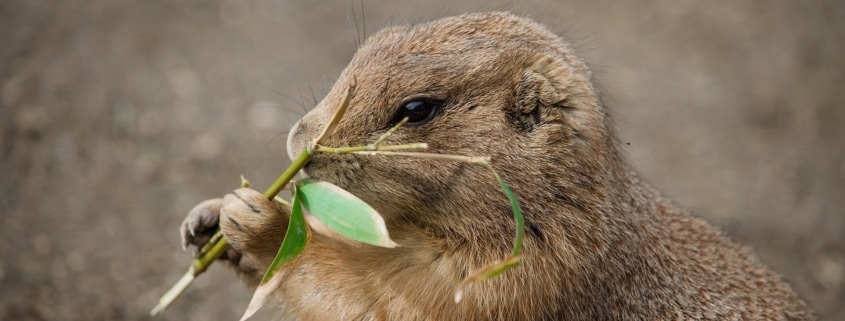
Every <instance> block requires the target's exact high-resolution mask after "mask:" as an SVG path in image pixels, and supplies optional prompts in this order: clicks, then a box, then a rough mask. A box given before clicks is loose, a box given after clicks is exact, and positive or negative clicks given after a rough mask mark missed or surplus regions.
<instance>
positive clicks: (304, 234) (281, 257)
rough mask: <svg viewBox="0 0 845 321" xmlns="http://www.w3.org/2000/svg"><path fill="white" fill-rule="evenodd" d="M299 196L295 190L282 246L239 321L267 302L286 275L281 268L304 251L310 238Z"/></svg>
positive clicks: (292, 262)
mask: <svg viewBox="0 0 845 321" xmlns="http://www.w3.org/2000/svg"><path fill="white" fill-rule="evenodd" d="M301 198H302V197H301V195H300V193H299V190H298V189H297V190H295V191H294V195H293V201H292V202H291V203H292V204H291V212H290V222H289V223H288V230H287V232H286V234H285V239H284V240H282V246H280V247H279V252H278V253H277V254H276V258H275V259H273V263H270V267H269V268H267V272H266V273H264V278H262V279H261V283H260V284H259V285H258V288H257V289H255V294H253V295H252V300H250V302H249V306H248V307H247V308H246V311H245V312H244V315H243V316H242V317H241V321H243V320H246V319H248V318H249V317H251V316H252V315H253V314H255V312H257V311H258V309H260V308H261V306H263V305H264V303H265V302H267V299H268V298H269V297H270V296H271V294H272V293H273V292H275V291H276V289H278V288H279V285H281V284H282V281H283V280H284V279H285V277H287V274H288V273H287V272H288V271H287V270H282V269H283V268H285V267H287V266H290V265H292V264H294V263H296V262H297V261H298V260H299V257H300V256H301V255H302V253H303V252H305V246H306V245H308V241H309V240H310V239H311V230H310V229H309V228H308V222H306V221H305V215H304V214H303V213H302V202H301V201H300V200H301Z"/></svg>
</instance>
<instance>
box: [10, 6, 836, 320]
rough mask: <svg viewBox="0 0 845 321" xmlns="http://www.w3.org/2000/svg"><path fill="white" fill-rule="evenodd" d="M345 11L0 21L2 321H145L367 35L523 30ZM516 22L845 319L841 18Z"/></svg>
mask: <svg viewBox="0 0 845 321" xmlns="http://www.w3.org/2000/svg"><path fill="white" fill-rule="evenodd" d="M349 6H350V5H349V2H346V1H340V2H332V3H322V2H319V3H318V2H313V3H312V2H305V1H286V0H272V1H269V0H267V1H265V0H255V1H237V0H231V1H196V0H195V1H164V0H155V1H138V2H126V1H103V0H92V1H60V2H55V1H44V0H10V1H2V2H0V43H2V44H3V45H2V46H0V115H2V117H0V173H2V174H3V175H2V176H3V179H2V180H0V232H2V241H0V320H136V319H148V318H149V317H148V316H147V312H148V311H149V309H150V308H151V307H152V306H153V305H154V304H155V303H156V301H157V299H158V297H159V295H161V294H162V293H163V292H164V291H165V290H166V289H167V288H168V287H169V286H170V285H171V284H172V283H173V282H175V281H176V280H177V279H178V277H179V276H180V275H181V274H182V273H183V272H184V269H186V268H187V266H188V264H189V262H190V257H189V255H188V254H187V253H184V252H182V250H181V248H180V246H179V240H178V235H177V233H176V229H177V226H178V224H179V222H180V221H181V220H182V217H183V215H184V214H185V213H186V211H187V210H189V209H190V208H191V207H192V206H193V205H194V204H195V203H197V202H199V201H201V200H203V199H205V198H210V197H216V196H219V195H222V194H223V193H225V192H227V191H229V190H231V189H234V188H236V187H237V185H238V175H239V174H245V175H246V176H247V177H249V178H250V179H251V180H252V181H253V184H254V186H257V187H264V186H267V185H268V184H269V183H270V182H271V181H272V180H273V178H275V176H276V175H278V173H279V172H280V171H281V170H283V169H284V168H285V166H286V165H287V163H288V161H287V157H286V156H285V152H284V150H285V148H284V143H285V137H286V131H287V129H288V128H289V126H290V125H291V124H292V123H293V122H294V121H295V120H296V119H298V118H299V116H300V115H301V114H302V113H303V112H304V109H305V108H308V107H310V106H313V105H314V102H315V100H318V99H320V97H321V96H322V95H323V94H325V92H326V91H327V89H328V86H329V82H330V81H331V79H333V78H334V77H336V76H337V75H338V74H339V72H340V70H341V68H343V66H344V65H345V64H346V62H347V61H348V59H349V58H350V57H351V54H352V52H353V50H354V44H353V43H354V40H355V39H358V38H360V37H359V36H358V34H369V33H371V32H372V31H373V30H375V29H377V28H379V27H381V26H385V25H388V24H391V23H405V22H415V21H424V20H428V19H430V18H433V17H437V16H442V15H444V14H448V13H457V12H463V11H466V10H479V9H498V8H508V7H504V6H492V7H491V6H490V5H483V4H476V3H456V2H455V1H416V2H414V1H399V2H397V1H366V3H364V13H365V14H364V15H363V17H364V18H366V19H362V18H361V17H362V15H361V12H360V7H359V4H357V3H356V4H355V5H354V7H355V11H356V14H355V16H354V17H353V15H352V14H351V13H350V7H349ZM509 9H512V10H514V11H516V12H519V13H524V14H528V15H530V16H532V17H534V18H536V19H538V20H540V21H542V22H545V23H547V24H550V25H552V26H553V27H554V29H556V30H558V31H561V32H562V33H563V34H565V35H566V36H567V37H568V38H569V39H572V40H573V41H574V42H575V43H576V44H577V47H579V48H580V49H581V50H580V52H581V54H582V56H585V57H586V59H587V60H588V61H591V62H592V64H593V66H594V68H595V69H596V71H597V75H598V78H599V79H600V81H601V82H602V84H603V88H604V92H605V94H606V95H607V96H606V101H607V103H608V105H609V106H611V108H612V109H614V111H615V113H616V114H617V115H616V116H617V117H616V118H617V122H618V124H619V126H620V133H621V139H622V140H623V141H624V142H627V143H630V145H626V146H625V149H626V151H627V153H628V155H629V157H630V158H631V160H632V161H633V162H634V163H635V164H636V167H637V168H639V169H640V170H641V172H642V173H643V176H644V177H646V178H648V179H649V180H650V181H651V182H652V183H654V184H655V185H657V186H658V187H659V188H660V189H661V190H663V191H664V192H666V194H668V195H670V196H671V197H672V198H674V199H675V200H677V201H678V202H680V203H681V204H684V205H685V206H687V207H689V208H692V209H694V210H695V212H696V213H697V214H698V215H701V216H703V217H705V218H707V219H708V220H710V221H712V222H714V223H715V224H718V225H720V226H723V227H724V228H725V229H726V230H727V231H728V233H729V234H730V235H731V236H732V237H733V238H734V239H736V240H739V241H741V242H744V243H746V244H748V245H750V246H752V247H753V248H754V250H755V251H756V252H757V253H758V254H759V255H760V257H761V258H762V259H763V260H764V261H766V262H768V263H769V264H771V265H772V266H773V267H774V268H775V269H777V270H778V271H781V272H782V273H783V274H784V275H785V277H786V279H787V280H788V281H789V282H791V283H792V284H793V285H794V287H795V289H796V290H797V291H798V292H799V293H800V294H801V295H802V296H803V297H804V298H806V300H807V301H808V302H809V303H810V305H811V306H812V307H813V309H814V310H815V311H817V312H818V314H819V316H820V317H821V318H822V319H823V320H843V319H845V234H843V232H842V231H843V230H845V108H843V104H845V90H843V89H842V86H843V84H845V55H843V54H842V53H843V52H845V2H842V1H836V0H831V1H800V2H799V1H790V0H784V1H768V2H733V1H724V2H721V3H718V4H716V3H712V2H693V3H687V2H662V3H655V2H652V1H644V2H643V3H635V2H630V1H619V2H616V1H591V2H588V1H571V3H560V1H551V0H549V1H539V0H536V1H530V2H523V3H522V4H521V5H519V6H516V7H513V6H512V7H509ZM364 20H365V22H366V30H362V29H364V28H363V25H364ZM355 21H357V22H358V24H357V25H358V30H361V31H360V32H358V33H356V32H355V30H356V27H355V23H354V22H355ZM315 97H316V98H315ZM302 106H304V107H302ZM249 296H250V293H249V291H248V290H247V289H245V288H244V287H243V286H241V285H240V284H239V282H238V281H237V280H236V279H235V278H234V277H233V275H232V274H231V273H229V271H227V270H226V269H224V268H222V266H215V267H212V269H211V271H210V273H208V275H204V276H202V277H201V278H200V279H199V280H198V281H197V284H195V285H194V286H193V287H192V288H191V289H189V291H188V293H187V294H186V295H185V296H184V297H183V298H181V299H180V300H179V301H177V303H176V305H175V306H174V307H173V308H171V310H169V311H167V312H166V313H165V314H164V315H163V316H162V317H161V318H159V319H160V320H234V319H236V318H237V317H238V316H239V315H240V313H241V312H242V311H243V310H244V308H245V306H246V303H247V302H248V300H249ZM269 315H270V314H269V313H267V312H263V313H262V314H261V315H259V317H258V318H257V319H259V320H264V319H268V316H269Z"/></svg>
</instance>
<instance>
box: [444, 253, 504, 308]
mask: <svg viewBox="0 0 845 321" xmlns="http://www.w3.org/2000/svg"><path fill="white" fill-rule="evenodd" d="M519 261H520V258H519V256H511V257H509V258H508V259H507V260H504V261H500V262H497V263H494V264H491V265H488V266H485V267H484V268H483V269H481V270H479V271H477V272H475V273H473V274H472V275H470V276H468V277H467V278H466V279H464V280H463V281H461V284H460V285H458V288H457V289H456V290H455V303H458V302H461V299H463V297H464V289H466V287H467V286H469V285H470V284H472V283H475V282H478V281H484V280H487V279H492V278H494V277H497V276H499V274H502V273H504V272H505V271H507V270H509V269H510V268H512V267H514V266H517V265H519Z"/></svg>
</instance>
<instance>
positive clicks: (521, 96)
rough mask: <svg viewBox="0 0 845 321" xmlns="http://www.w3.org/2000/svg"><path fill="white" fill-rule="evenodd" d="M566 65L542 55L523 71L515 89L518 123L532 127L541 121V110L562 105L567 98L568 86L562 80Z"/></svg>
mask: <svg viewBox="0 0 845 321" xmlns="http://www.w3.org/2000/svg"><path fill="white" fill-rule="evenodd" d="M566 70H567V68H566V67H565V65H564V64H563V63H562V62H561V61H557V60H556V59H553V58H542V59H540V60H538V61H537V62H535V63H534V64H533V65H531V66H530V67H528V68H526V69H525V70H523V71H522V76H521V77H520V79H519V84H518V85H517V89H516V108H515V109H514V110H513V111H512V115H511V116H512V118H513V119H514V120H515V121H516V123H517V126H518V127H520V128H522V129H526V130H530V129H531V128H533V127H534V125H536V124H537V123H539V122H540V116H541V109H542V108H543V107H545V106H553V105H557V104H560V103H561V102H563V101H564V100H565V99H566V88H565V85H564V83H565V82H563V81H561V79H557V78H559V77H561V76H565V75H564V74H565V73H566Z"/></svg>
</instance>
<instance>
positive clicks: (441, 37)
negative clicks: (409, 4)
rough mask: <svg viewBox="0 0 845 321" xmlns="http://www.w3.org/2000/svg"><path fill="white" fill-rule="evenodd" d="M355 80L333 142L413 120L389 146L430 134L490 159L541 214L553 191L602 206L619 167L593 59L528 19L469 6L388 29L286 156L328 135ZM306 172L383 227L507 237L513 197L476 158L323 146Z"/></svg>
mask: <svg viewBox="0 0 845 321" xmlns="http://www.w3.org/2000/svg"><path fill="white" fill-rule="evenodd" d="M353 79H354V81H355V83H356V85H357V91H356V95H355V96H354V97H353V98H352V100H351V102H350V104H349V108H348V111H347V113H346V116H345V117H344V119H343V120H342V121H341V122H340V124H339V125H338V127H337V128H336V130H335V132H334V134H333V135H332V136H331V137H330V138H329V139H328V140H327V141H326V142H325V145H328V146H332V147H340V146H356V145H365V144H368V143H372V142H373V141H375V140H376V139H377V138H378V137H379V136H380V135H381V134H383V133H384V132H385V131H387V130H388V129H390V128H391V127H393V126H394V125H395V124H396V123H397V122H399V121H400V120H401V119H402V118H404V117H409V119H410V121H409V122H408V124H407V125H406V126H404V127H402V128H401V129H399V130H398V131H397V132H396V133H394V134H393V135H391V136H390V138H389V139H388V140H387V141H386V142H385V144H404V143H415V142H424V143H428V145H429V149H428V150H426V152H430V153H443V154H459V155H468V156H490V157H491V158H492V163H493V166H494V167H495V168H496V169H497V171H499V172H500V173H501V174H502V176H503V177H504V178H505V179H506V180H507V181H508V182H509V183H510V184H511V186H512V187H513V189H514V190H515V191H517V194H518V195H519V197H520V200H521V202H522V203H523V207H524V209H525V212H526V217H527V218H528V219H534V220H535V221H536V222H540V223H538V224H542V222H543V219H542V217H540V215H541V214H542V213H541V212H543V211H545V210H546V209H544V208H543V207H548V206H557V205H555V204H550V202H559V203H561V204H562V206H564V207H566V208H571V209H572V211H575V212H587V211H588V209H587V208H588V207H590V206H601V204H600V203H601V202H602V201H603V200H602V199H601V197H603V195H604V194H603V193H602V192H601V191H598V192H597V191H596V189H601V188H602V186H603V185H607V184H610V182H607V181H606V180H607V179H606V177H608V176H612V175H608V173H609V172H616V169H617V168H618V167H619V165H618V164H616V162H617V157H616V153H615V152H614V147H613V137H612V132H611V130H610V128H609V126H608V120H607V113H606V111H605V110H604V108H603V107H602V106H601V104H600V101H599V99H598V93H597V91H596V89H595V88H594V86H593V85H592V82H591V73H590V71H589V69H588V68H587V66H586V65H585V64H584V63H583V62H582V61H581V60H580V59H578V58H576V57H575V56H574V55H573V51H572V49H571V48H570V46H569V45H568V44H567V43H566V42H564V41H563V40H562V39H561V38H559V37H558V36H556V35H555V34H553V33H552V32H550V31H549V30H548V29H547V28H545V27H543V26H541V25H539V24H537V23H535V22H533V21H532V20H530V19H527V18H522V17H518V16H514V15H511V14H509V13H502V12H492V13H478V14H465V15H460V16H454V17H447V18H442V19H439V20H435V21H432V22H429V23H425V24H420V25H415V26H395V27H390V28H386V29H384V30H381V31H380V32H378V33H376V34H375V35H373V36H372V37H370V38H369V39H368V40H367V41H366V43H365V44H364V45H363V46H362V47H361V48H360V49H359V50H358V51H357V52H356V53H355V55H354V56H353V58H352V61H351V62H350V63H349V66H348V67H347V68H346V69H345V70H344V71H343V72H342V74H341V75H340V77H339V79H338V80H337V82H336V83H335V85H334V87H333V88H332V89H331V91H330V92H329V94H328V95H327V96H326V97H325V99H323V101H322V102H320V103H319V104H318V105H317V106H316V108H314V109H313V110H312V111H311V112H309V113H308V114H307V115H305V116H304V117H303V118H302V119H301V120H300V121H299V122H298V123H297V124H296V125H294V128H293V130H292V131H291V133H290V135H289V137H288V153H289V155H290V156H291V158H294V157H296V156H297V155H298V154H299V152H300V151H302V150H303V149H304V148H305V146H307V145H308V144H310V143H311V142H312V141H313V140H314V138H315V137H316V136H317V135H318V134H319V132H320V131H321V130H322V128H323V126H324V124H325V122H327V121H328V119H329V118H330V117H331V115H332V114H333V112H334V109H335V108H336V107H337V106H338V105H340V103H341V100H342V99H343V96H344V93H345V91H346V88H347V86H348V85H349V83H350V81H353ZM305 171H306V172H307V174H308V175H309V176H312V177H315V178H318V179H322V180H326V181H329V182H332V183H334V184H336V185H338V186H340V187H342V188H345V189H347V190H349V191H350V192H352V193H353V194H356V195H357V196H358V197H360V198H362V199H363V200H365V201H367V202H368V203H370V204H371V205H373V206H374V207H375V208H376V209H377V210H378V211H379V212H380V213H381V214H382V215H383V216H384V217H385V219H386V220H387V221H388V224H391V222H392V223H393V224H401V222H406V223H407V222H410V223H411V224H412V225H415V226H425V227H426V228H434V229H438V228H440V229H442V231H441V232H442V233H448V234H450V235H451V234H454V233H457V234H462V232H464V231H463V230H465V229H468V228H469V227H468V226H470V225H471V226H472V227H473V229H484V228H490V230H491V231H493V230H496V231H498V230H502V231H503V232H504V234H503V235H504V238H505V240H507V239H509V238H510V237H511V236H510V235H511V231H512V229H511V228H510V227H508V226H509V225H508V224H512V222H511V220H509V219H507V217H510V215H511V214H510V207H509V204H508V202H507V200H506V199H505V198H504V196H503V195H502V194H501V192H500V191H499V190H498V185H497V184H496V182H495V180H494V178H493V176H492V175H491V174H490V173H489V171H488V170H487V169H485V168H483V167H480V166H475V165H469V164H462V163H456V162H448V161H434V160H423V159H415V158H405V157H385V156H355V155H333V154H326V153H318V154H316V155H315V157H314V158H313V160H312V161H311V162H310V163H309V165H308V166H307V167H306V168H305ZM478 213H484V215H478ZM575 216H576V217H574V219H576V220H584V221H589V222H594V221H595V220H594V218H590V217H578V215H575ZM444 221H448V222H449V223H444ZM463 223H466V224H463ZM580 228H584V229H587V230H588V229H590V226H580ZM453 232H454V233H453Z"/></svg>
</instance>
